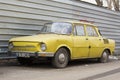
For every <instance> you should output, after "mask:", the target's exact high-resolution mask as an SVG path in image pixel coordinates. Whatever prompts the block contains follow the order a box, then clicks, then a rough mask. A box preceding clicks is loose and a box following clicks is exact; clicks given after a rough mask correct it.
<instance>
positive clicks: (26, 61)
mask: <svg viewBox="0 0 120 80" xmlns="http://www.w3.org/2000/svg"><path fill="white" fill-rule="evenodd" d="M17 60H18V62H19V63H20V64H21V65H32V59H31V58H22V57H18V58H17Z"/></svg>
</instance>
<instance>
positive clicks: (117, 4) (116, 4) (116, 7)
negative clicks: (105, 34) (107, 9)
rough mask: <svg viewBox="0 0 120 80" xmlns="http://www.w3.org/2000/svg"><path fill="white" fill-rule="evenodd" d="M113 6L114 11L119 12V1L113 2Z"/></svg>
mask: <svg viewBox="0 0 120 80" xmlns="http://www.w3.org/2000/svg"><path fill="white" fill-rule="evenodd" d="M113 5H114V9H115V11H119V0H113Z"/></svg>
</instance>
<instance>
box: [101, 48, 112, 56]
mask: <svg viewBox="0 0 120 80" xmlns="http://www.w3.org/2000/svg"><path fill="white" fill-rule="evenodd" d="M104 51H108V52H109V55H111V54H112V53H111V50H110V49H109V48H105V49H104ZM104 51H103V52H104Z"/></svg>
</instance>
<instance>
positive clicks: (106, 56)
mask: <svg viewBox="0 0 120 80" xmlns="http://www.w3.org/2000/svg"><path fill="white" fill-rule="evenodd" d="M99 61H100V62H101V63H106V62H108V61H109V52H108V51H107V50H105V51H104V52H103V53H102V56H101V57H100V59H99Z"/></svg>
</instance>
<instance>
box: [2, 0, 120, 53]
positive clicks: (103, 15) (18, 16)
mask: <svg viewBox="0 0 120 80" xmlns="http://www.w3.org/2000/svg"><path fill="white" fill-rule="evenodd" d="M81 19H84V20H90V21H94V22H95V24H96V25H97V26H98V27H99V29H100V30H101V33H102V34H103V36H105V37H108V38H111V39H115V40H116V53H118V52H119V49H120V34H119V33H120V13H118V12H114V11H110V10H107V9H105V8H100V7H97V6H95V5H92V4H88V3H85V2H81V1H79V2H76V1H74V0H0V53H5V52H7V50H8V40H9V39H10V38H13V37H18V36H26V35H33V34H35V33H37V32H38V31H39V30H40V29H41V28H42V26H43V24H44V23H46V22H51V21H56V20H57V21H59V20H64V21H68V20H81Z"/></svg>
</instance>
